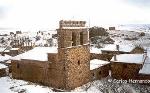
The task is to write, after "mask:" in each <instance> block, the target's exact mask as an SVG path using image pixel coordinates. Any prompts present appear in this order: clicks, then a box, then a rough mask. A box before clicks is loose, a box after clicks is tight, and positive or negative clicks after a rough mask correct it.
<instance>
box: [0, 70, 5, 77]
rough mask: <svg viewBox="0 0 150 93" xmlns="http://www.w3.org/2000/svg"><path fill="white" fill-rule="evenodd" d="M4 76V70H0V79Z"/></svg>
mask: <svg viewBox="0 0 150 93" xmlns="http://www.w3.org/2000/svg"><path fill="white" fill-rule="evenodd" d="M3 76H6V68H2V69H0V77H3Z"/></svg>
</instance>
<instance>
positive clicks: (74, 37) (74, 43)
mask: <svg viewBox="0 0 150 93" xmlns="http://www.w3.org/2000/svg"><path fill="white" fill-rule="evenodd" d="M72 46H76V34H75V33H74V32H72Z"/></svg>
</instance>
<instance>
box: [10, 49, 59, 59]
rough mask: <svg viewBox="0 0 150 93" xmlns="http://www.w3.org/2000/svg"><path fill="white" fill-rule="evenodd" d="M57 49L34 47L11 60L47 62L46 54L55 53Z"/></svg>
mask: <svg viewBox="0 0 150 93" xmlns="http://www.w3.org/2000/svg"><path fill="white" fill-rule="evenodd" d="M57 52H58V50H57V47H35V48H33V49H32V50H29V51H27V52H25V53H23V54H20V55H17V56H15V57H13V58H11V59H12V60H21V59H30V60H39V61H48V54H47V53H57Z"/></svg>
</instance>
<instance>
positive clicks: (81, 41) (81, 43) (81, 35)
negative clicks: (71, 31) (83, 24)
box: [80, 32, 83, 45]
mask: <svg viewBox="0 0 150 93" xmlns="http://www.w3.org/2000/svg"><path fill="white" fill-rule="evenodd" d="M80 45H83V32H80Z"/></svg>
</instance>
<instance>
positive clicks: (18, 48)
mask: <svg viewBox="0 0 150 93" xmlns="http://www.w3.org/2000/svg"><path fill="white" fill-rule="evenodd" d="M11 50H19V48H12V49H11Z"/></svg>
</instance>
